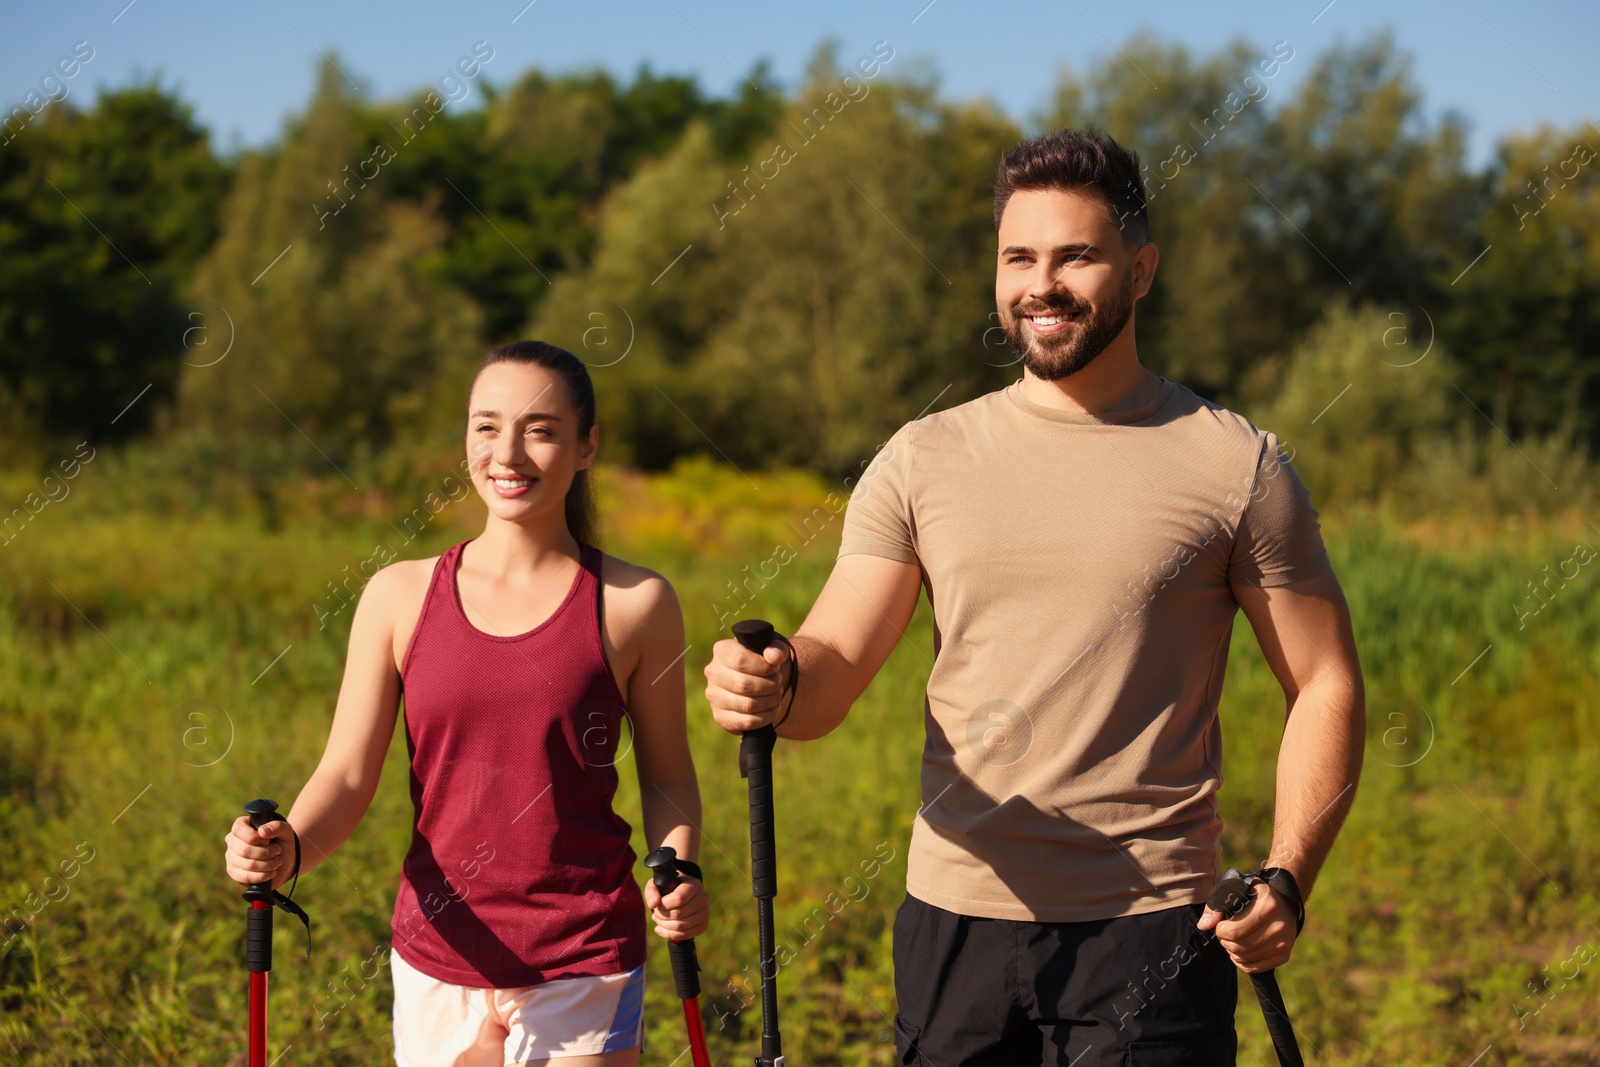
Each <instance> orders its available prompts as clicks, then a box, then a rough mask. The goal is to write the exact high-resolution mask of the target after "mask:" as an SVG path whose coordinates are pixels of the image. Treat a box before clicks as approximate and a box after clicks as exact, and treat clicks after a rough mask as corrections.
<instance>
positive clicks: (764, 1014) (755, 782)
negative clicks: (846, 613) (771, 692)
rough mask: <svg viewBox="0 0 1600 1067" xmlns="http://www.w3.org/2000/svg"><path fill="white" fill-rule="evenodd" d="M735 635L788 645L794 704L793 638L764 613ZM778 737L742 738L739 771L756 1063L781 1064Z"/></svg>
mask: <svg viewBox="0 0 1600 1067" xmlns="http://www.w3.org/2000/svg"><path fill="white" fill-rule="evenodd" d="M733 636H734V638H735V639H736V640H737V641H738V642H739V643H740V644H741V645H743V646H744V647H745V648H748V649H749V650H750V651H751V652H754V653H756V654H757V655H760V654H761V653H762V652H764V651H766V648H767V646H768V645H771V644H774V643H782V644H783V645H784V646H785V647H787V648H788V649H789V659H790V661H791V664H792V666H791V673H790V678H791V683H790V687H789V688H790V698H789V707H790V708H793V707H794V696H793V692H794V688H795V686H796V685H797V684H798V683H797V682H796V681H795V679H797V678H798V671H799V669H800V665H799V664H798V663H793V660H794V646H793V645H790V644H789V639H788V638H786V637H784V636H783V635H782V634H780V633H778V632H777V631H776V630H774V629H773V628H772V624H771V623H770V622H765V621H763V620H761V619H743V620H741V621H739V622H736V623H734V624H733ZM785 717H787V713H785ZM780 721H781V720H780ZM777 740H778V731H777V729H776V728H775V727H773V726H771V725H767V726H762V727H758V728H757V729H754V730H751V731H750V732H748V733H746V734H742V735H741V736H740V738H739V774H740V776H741V777H743V778H745V779H747V780H748V781H749V783H750V889H751V892H752V893H753V894H754V896H755V898H756V923H757V927H758V930H759V938H760V945H761V1055H760V1056H758V1057H757V1058H756V1061H755V1062H756V1067H783V1038H782V1035H780V1034H779V1032H778V967H777V959H776V949H775V948H774V944H773V943H774V942H775V941H776V937H775V936H774V933H773V928H772V898H773V897H776V896H777V895H778V858H777V854H776V851H775V845H776V831H775V829H774V827H773V819H772V746H773V745H774V744H776V743H777Z"/></svg>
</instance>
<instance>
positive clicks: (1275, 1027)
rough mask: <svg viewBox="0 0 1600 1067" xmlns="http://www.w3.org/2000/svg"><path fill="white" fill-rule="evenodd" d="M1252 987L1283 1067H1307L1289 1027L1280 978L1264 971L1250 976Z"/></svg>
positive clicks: (1292, 1028)
mask: <svg viewBox="0 0 1600 1067" xmlns="http://www.w3.org/2000/svg"><path fill="white" fill-rule="evenodd" d="M1250 985H1251V986H1252V987H1253V988H1254V989H1255V991H1256V999H1257V1000H1259V1001H1260V1002H1261V1015H1262V1017H1263V1018H1264V1019H1266V1021H1267V1033H1268V1035H1270V1036H1271V1038H1272V1047H1273V1049H1275V1050H1276V1051H1277V1053H1278V1062H1279V1063H1281V1064H1282V1065H1283V1067H1305V1062H1306V1061H1305V1060H1304V1059H1302V1058H1301V1056H1300V1042H1299V1041H1297V1040H1296V1039H1295V1036H1294V1027H1293V1026H1291V1025H1289V1011H1288V1009H1287V1008H1285V1007H1284V1004H1283V993H1282V991H1280V990H1279V989H1278V976H1277V974H1276V973H1274V972H1273V971H1262V972H1261V973H1260V974H1252V975H1251V976H1250Z"/></svg>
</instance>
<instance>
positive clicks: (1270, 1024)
mask: <svg viewBox="0 0 1600 1067" xmlns="http://www.w3.org/2000/svg"><path fill="white" fill-rule="evenodd" d="M1253 899H1255V888H1254V886H1253V885H1252V884H1251V882H1250V880H1249V879H1248V878H1247V877H1246V876H1245V875H1242V874H1240V873H1239V870H1238V868H1236V867H1229V868H1228V869H1227V870H1225V871H1223V872H1222V880H1221V881H1220V882H1218V883H1217V884H1216V885H1215V886H1213V887H1212V888H1211V893H1210V895H1209V896H1208V897H1207V898H1206V906H1207V907H1209V908H1212V909H1213V910H1215V911H1220V912H1221V913H1222V916H1223V918H1225V919H1231V918H1233V917H1234V916H1236V915H1238V914H1239V913H1240V912H1241V911H1243V910H1244V909H1245V907H1246V906H1247V905H1249V903H1250V901H1251V900H1253ZM1250 986H1251V988H1252V989H1254V990H1255V991H1256V1000H1258V1001H1260V1003H1261V1015H1262V1018H1264V1019H1265V1020H1266V1023H1267V1034H1268V1036H1270V1037H1271V1038H1272V1047H1273V1049H1274V1050H1275V1051H1276V1052H1277V1054H1278V1062H1279V1063H1280V1064H1282V1065H1283V1067H1305V1062H1306V1061H1305V1060H1304V1059H1303V1058H1302V1057H1301V1055H1300V1043H1299V1041H1297V1040H1296V1039H1295V1036H1294V1026H1293V1025H1291V1024H1290V1022H1289V1010H1288V1008H1286V1007H1285V1006H1284V1003H1283V991H1282V990H1280V989H1279V988H1278V976H1277V974H1275V973H1274V972H1272V971H1262V972H1260V973H1258V974H1252V975H1251V976H1250Z"/></svg>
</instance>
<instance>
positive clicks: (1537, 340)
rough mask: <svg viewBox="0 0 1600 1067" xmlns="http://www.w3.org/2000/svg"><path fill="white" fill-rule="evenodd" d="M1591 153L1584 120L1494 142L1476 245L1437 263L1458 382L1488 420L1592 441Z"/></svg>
mask: <svg viewBox="0 0 1600 1067" xmlns="http://www.w3.org/2000/svg"><path fill="white" fill-rule="evenodd" d="M1597 152H1600V134H1597V133H1596V130H1595V129H1594V128H1593V126H1592V125H1591V126H1583V127H1578V128H1576V129H1570V130H1558V129H1554V128H1545V129H1541V130H1539V131H1537V132H1536V133H1534V134H1532V135H1529V136H1526V137H1511V138H1508V139H1507V140H1506V141H1504V142H1503V143H1502V144H1501V145H1500V149H1499V154H1498V160H1497V162H1496V165H1495V168H1494V174H1493V177H1492V181H1493V185H1494V195H1493V198H1492V200H1491V201H1490V202H1489V203H1488V204H1487V205H1486V206H1485V209H1484V211H1483V214H1482V215H1481V216H1480V217H1479V219H1478V220H1477V226H1476V244H1475V245H1474V246H1472V247H1471V248H1470V250H1469V251H1468V252H1467V254H1465V255H1463V256H1462V257H1461V258H1460V260H1458V261H1457V262H1456V263H1452V264H1450V266H1449V268H1448V269H1447V273H1451V274H1453V275H1455V276H1457V277H1458V278H1459V280H1458V281H1456V283H1455V285H1454V286H1453V287H1452V292H1453V293H1454V294H1455V296H1456V299H1455V303H1454V305H1453V307H1452V309H1451V310H1450V312H1449V314H1448V316H1447V317H1446V319H1445V322H1444V327H1445V333H1446V336H1447V337H1448V339H1449V343H1450V344H1451V346H1452V347H1453V348H1454V349H1455V350H1456V351H1458V352H1459V353H1460V358H1461V362H1462V365H1463V371H1464V373H1463V375H1462V379H1461V388H1462V389H1463V390H1464V391H1465V392H1466V393H1467V394H1468V395H1469V396H1471V397H1472V399H1473V400H1474V401H1475V402H1476V403H1477V404H1478V406H1479V407H1481V408H1482V409H1483V410H1484V411H1485V413H1488V414H1490V415H1492V417H1493V418H1494V421H1495V423H1496V425H1498V426H1499V427H1500V428H1501V429H1503V430H1505V431H1506V432H1507V433H1510V434H1513V435H1516V436H1519V437H1520V436H1521V435H1524V434H1530V433H1532V434H1558V435H1560V436H1563V437H1567V438H1569V439H1576V440H1578V441H1582V442H1584V443H1585V444H1586V445H1587V446H1588V447H1590V448H1591V449H1592V448H1593V447H1594V446H1595V445H1597V444H1600V156H1597ZM1480 253H1482V258H1481V259H1480V260H1478V262H1476V263H1472V262H1471V261H1472V259H1473V257H1475V256H1477V255H1479V254H1480ZM1469 268H1470V269H1469Z"/></svg>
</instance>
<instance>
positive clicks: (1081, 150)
mask: <svg viewBox="0 0 1600 1067" xmlns="http://www.w3.org/2000/svg"><path fill="white" fill-rule="evenodd" d="M1018 189H1064V190H1082V189H1092V190H1094V191H1095V192H1096V193H1097V194H1099V196H1100V197H1101V198H1103V199H1104V200H1105V201H1106V204H1107V206H1108V207H1109V208H1110V209H1111V221H1112V222H1114V223H1116V224H1117V228H1118V229H1120V230H1121V231H1122V233H1123V239H1124V240H1126V241H1127V242H1128V243H1129V244H1131V245H1141V244H1144V243H1145V242H1146V241H1148V240H1149V239H1150V209H1149V206H1148V204H1147V203H1146V200H1145V195H1144V179H1143V178H1142V177H1140V174H1139V153H1137V152H1130V151H1129V150H1128V149H1126V148H1123V147H1122V146H1121V145H1119V144H1118V143H1117V142H1116V141H1113V140H1112V139H1111V138H1110V137H1109V136H1108V135H1106V134H1104V133H1102V132H1101V131H1099V130H1095V129H1088V130H1082V131H1079V130H1069V129H1062V130H1057V131H1056V132H1055V133H1047V134H1045V135H1043V136H1042V137H1035V138H1034V139H1033V140H1031V141H1024V142H1022V143H1021V144H1019V145H1017V146H1016V147H1015V148H1013V149H1011V150H1010V151H1009V152H1006V153H1005V154H1004V155H1002V156H1001V157H1000V168H999V169H998V170H997V171H996V172H995V176H994V226H995V229H997V230H998V229H999V228H1000V216H1001V215H1003V214H1004V213H1005V210H1006V202H1007V201H1009V200H1010V199H1011V194H1012V193H1014V192H1016V191H1017V190H1018Z"/></svg>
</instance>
